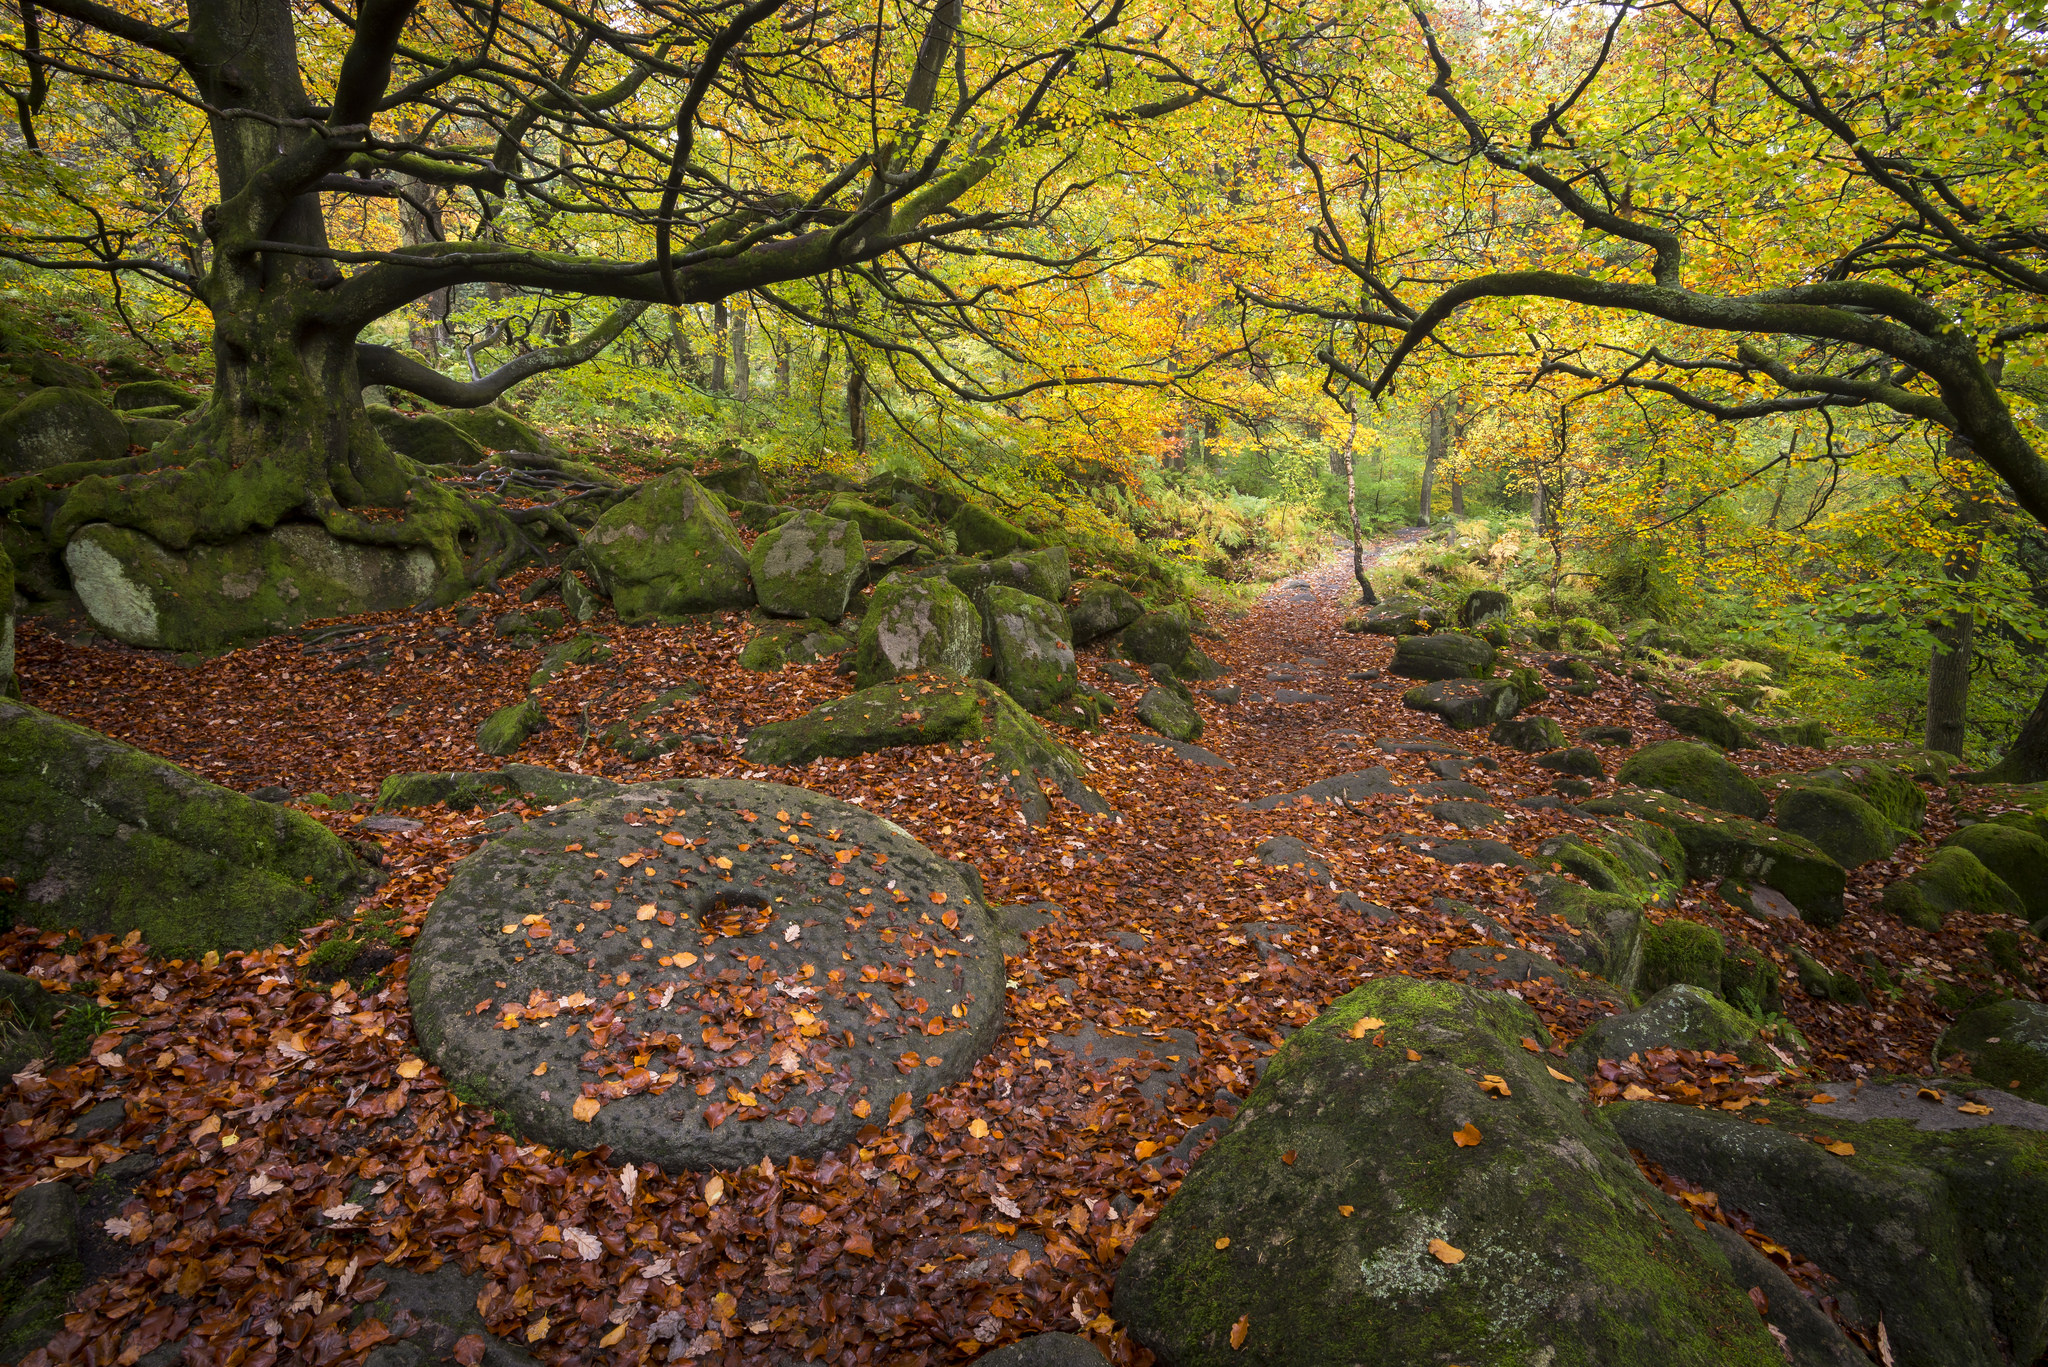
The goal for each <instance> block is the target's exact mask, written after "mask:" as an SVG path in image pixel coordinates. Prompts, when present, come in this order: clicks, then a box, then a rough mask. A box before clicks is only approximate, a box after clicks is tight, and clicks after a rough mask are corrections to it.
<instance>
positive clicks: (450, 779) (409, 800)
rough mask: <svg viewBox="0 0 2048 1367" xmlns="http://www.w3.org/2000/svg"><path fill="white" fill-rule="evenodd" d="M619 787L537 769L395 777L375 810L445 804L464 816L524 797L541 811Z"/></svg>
mask: <svg viewBox="0 0 2048 1367" xmlns="http://www.w3.org/2000/svg"><path fill="white" fill-rule="evenodd" d="M617 786H618V785H616V784H614V783H611V782H610V781H608V780H606V779H601V778H593V777H591V776H590V775H588V774H565V773H562V772H560V771H559V770H555V769H544V768H542V767H540V766H539V765H537V764H508V765H506V766H505V767H504V768H502V769H486V770H456V771H452V772H451V771H442V772H438V773H408V774H393V775H391V777H389V778H387V779H385V780H384V782H383V785H382V786H381V787H379V788H378V789H377V810H378V811H380V812H388V811H394V810H397V809H399V808H403V807H432V806H434V805H435V804H436V803H441V802H445V803H447V804H448V807H449V810H451V811H457V812H465V811H469V810H472V809H473V808H477V807H490V806H498V805H502V804H504V803H506V802H510V801H511V800H512V799H513V798H516V797H523V798H525V799H527V800H528V801H529V802H531V803H535V804H537V805H539V806H543V807H554V806H558V805H560V804H561V803H564V802H574V801H576V800H577V799H579V798H586V797H595V796H599V795H601V794H606V793H609V792H611V791H612V790H613V789H614V788H615V787H617Z"/></svg>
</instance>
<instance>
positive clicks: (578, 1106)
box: [569, 1096, 604, 1125]
mask: <svg viewBox="0 0 2048 1367" xmlns="http://www.w3.org/2000/svg"><path fill="white" fill-rule="evenodd" d="M602 1109H604V1103H603V1102H601V1101H599V1100H598V1099H597V1098H596V1097H594V1096H579V1097H577V1098H576V1102H575V1104H574V1105H572V1106H570V1107H569V1114H571V1115H573V1116H575V1117H576V1118H577V1119H578V1120H580V1121H582V1122H583V1123H584V1124H586V1125H587V1124H589V1123H590V1122H591V1121H593V1120H595V1119H597V1113H598V1112H599V1111H600V1110H602Z"/></svg>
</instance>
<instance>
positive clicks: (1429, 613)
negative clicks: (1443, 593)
mask: <svg viewBox="0 0 2048 1367" xmlns="http://www.w3.org/2000/svg"><path fill="white" fill-rule="evenodd" d="M1450 620H1451V615H1450V613H1448V612H1446V611H1444V610H1443V609H1442V608H1441V607H1439V606H1437V605H1436V604H1435V603H1431V602H1427V601H1425V600H1423V599H1421V598H1413V597H1408V596H1405V595H1400V594H1395V595H1392V596H1390V597H1386V598H1382V599H1381V600H1380V601H1379V602H1377V603H1375V604H1373V606H1371V607H1369V608H1367V609H1366V610H1365V611H1364V612H1361V613H1359V614H1358V615H1356V616H1355V617H1352V618H1350V619H1348V620H1347V621H1346V622H1345V623H1344V629H1345V630H1346V631H1363V632H1365V633H1367V634H1368V635H1372V636H1415V635H1420V634H1423V633H1427V632H1431V631H1434V630H1436V629H1437V628H1438V627H1441V626H1446V625H1448V624H1449V622H1450Z"/></svg>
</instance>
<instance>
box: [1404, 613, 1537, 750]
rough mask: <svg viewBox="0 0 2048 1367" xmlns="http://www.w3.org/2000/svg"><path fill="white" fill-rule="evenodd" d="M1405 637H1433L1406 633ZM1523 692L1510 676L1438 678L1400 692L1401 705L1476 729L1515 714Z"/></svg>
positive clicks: (1460, 728)
mask: <svg viewBox="0 0 2048 1367" xmlns="http://www.w3.org/2000/svg"><path fill="white" fill-rule="evenodd" d="M1401 639H1402V640H1404V641H1421V640H1428V639H1431V638H1429V637H1424V636H1404V637H1402V638H1401ZM1521 701H1522V695H1521V693H1520V691H1519V690H1517V689H1516V687H1515V686H1514V684H1513V683H1512V682H1510V681H1509V680H1507V679H1439V680H1437V681H1436V682H1435V683H1427V684H1422V685H1421V686H1419V687H1416V688H1411V689H1409V690H1408V691H1407V692H1406V693H1403V694H1402V695H1401V705H1402V706H1403V707H1412V708H1414V709H1415V710H1416V711H1418V712H1428V713H1431V714H1433V715H1435V716H1437V717H1441V718H1442V719H1443V721H1444V724H1445V725H1447V726H1449V727H1450V728H1452V729H1453V730H1456V731H1477V730H1479V729H1480V728H1481V727H1487V726H1492V725H1493V724H1494V723H1496V722H1501V721H1505V720H1507V719H1508V718H1509V717H1512V716H1514V715H1515V709H1516V708H1517V707H1519V706H1521Z"/></svg>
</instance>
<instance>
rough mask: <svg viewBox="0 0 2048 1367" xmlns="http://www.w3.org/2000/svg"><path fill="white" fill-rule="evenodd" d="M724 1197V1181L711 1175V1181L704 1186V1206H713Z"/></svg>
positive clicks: (714, 1174) (715, 1175)
mask: <svg viewBox="0 0 2048 1367" xmlns="http://www.w3.org/2000/svg"><path fill="white" fill-rule="evenodd" d="M724 1196H725V1179H724V1178H723V1177H720V1176H718V1175H717V1174H716V1173H713V1174H712V1176H711V1180H709V1181H708V1182H706V1183H705V1184H704V1204H705V1205H707V1206H715V1205H717V1204H718V1203H719V1201H720V1200H722V1199H723V1198H724Z"/></svg>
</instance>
